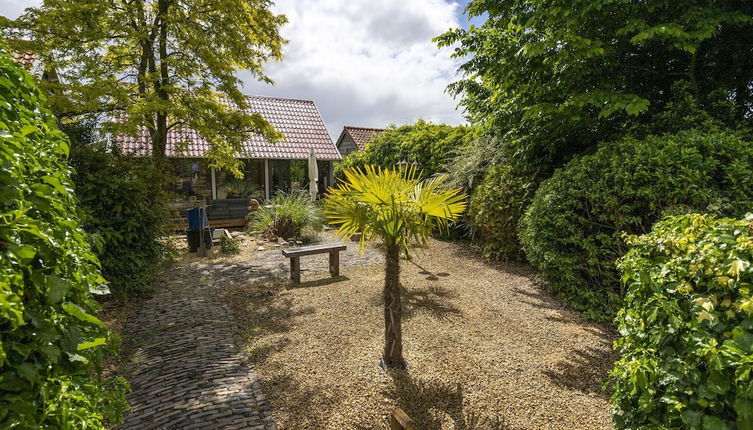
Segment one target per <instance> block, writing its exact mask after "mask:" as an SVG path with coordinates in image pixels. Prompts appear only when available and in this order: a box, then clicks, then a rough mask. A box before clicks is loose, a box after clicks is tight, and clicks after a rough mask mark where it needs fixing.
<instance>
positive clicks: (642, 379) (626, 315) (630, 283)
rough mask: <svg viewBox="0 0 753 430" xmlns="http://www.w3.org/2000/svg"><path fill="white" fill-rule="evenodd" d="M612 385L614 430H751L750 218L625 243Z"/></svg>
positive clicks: (681, 220)
mask: <svg viewBox="0 0 753 430" xmlns="http://www.w3.org/2000/svg"><path fill="white" fill-rule="evenodd" d="M628 244H630V245H632V246H633V248H632V249H631V250H630V251H629V252H628V253H627V255H625V256H624V257H623V258H622V259H621V260H620V262H619V264H618V266H619V269H620V271H621V272H622V279H623V281H624V283H625V286H626V288H627V295H626V297H625V300H624V308H623V309H621V310H620V311H619V313H618V314H617V319H616V323H617V326H618V328H619V331H620V333H621V334H622V338H621V339H620V340H618V341H617V343H616V346H617V348H618V349H619V351H620V353H621V354H622V358H621V359H620V360H619V361H618V362H617V363H616V364H615V367H614V370H613V371H612V372H611V375H610V379H611V382H612V383H613V384H614V392H613V394H612V404H613V407H614V411H615V415H614V419H615V423H616V425H617V428H619V429H644V428H645V429H649V428H652V429H653V428H656V429H660V428H662V429H664V428H687V429H699V430H700V429H729V430H732V429H740V430H746V429H747V430H750V429H753V270H752V269H753V267H752V266H751V264H753V216H751V215H748V217H747V219H746V220H735V219H714V218H713V217H711V216H707V215H682V216H678V217H671V218H668V219H666V220H664V221H661V222H659V223H657V224H656V225H655V226H654V228H653V230H652V231H651V233H649V234H647V235H644V236H641V237H631V238H629V240H628Z"/></svg>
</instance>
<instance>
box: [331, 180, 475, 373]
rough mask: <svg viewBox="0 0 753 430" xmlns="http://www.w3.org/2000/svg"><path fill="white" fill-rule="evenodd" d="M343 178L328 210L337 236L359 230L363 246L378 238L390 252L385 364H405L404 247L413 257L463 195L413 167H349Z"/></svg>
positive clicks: (458, 207) (461, 205)
mask: <svg viewBox="0 0 753 430" xmlns="http://www.w3.org/2000/svg"><path fill="white" fill-rule="evenodd" d="M343 173H344V175H345V180H343V181H341V182H340V183H339V184H338V185H337V186H336V187H334V188H331V189H330V190H329V191H328V193H327V196H326V200H325V204H324V213H325V215H326V217H327V219H328V220H329V222H330V223H331V224H334V225H338V226H339V228H338V230H337V235H338V237H340V238H341V239H350V238H351V237H353V235H355V234H356V233H361V241H360V247H359V248H360V249H361V250H362V249H363V247H364V245H365V243H366V241H368V240H370V239H372V238H374V237H378V238H381V239H382V242H383V243H384V248H385V253H386V264H385V276H384V354H383V360H384V365H385V366H386V367H400V368H404V367H405V360H404V359H403V345H402V327H401V321H400V320H401V317H402V305H401V299H400V252H401V251H402V252H404V253H405V254H406V257H409V256H410V254H409V252H410V247H411V245H412V244H418V245H425V244H426V243H427V241H428V238H429V234H431V232H432V231H434V230H435V229H447V227H448V226H449V224H450V223H451V222H452V221H454V220H456V219H457V218H458V217H459V216H460V215H461V214H462V213H463V211H464V210H465V207H466V202H465V197H466V196H465V195H463V194H461V193H460V190H458V189H446V188H442V187H441V186H442V184H443V182H444V180H445V177H444V176H439V177H434V178H431V179H427V180H421V179H420V176H421V173H420V171H418V170H417V169H416V168H415V166H412V167H409V168H401V169H397V170H395V169H386V168H380V167H374V166H366V167H365V168H364V169H360V168H357V169H349V170H345V171H344V172H343Z"/></svg>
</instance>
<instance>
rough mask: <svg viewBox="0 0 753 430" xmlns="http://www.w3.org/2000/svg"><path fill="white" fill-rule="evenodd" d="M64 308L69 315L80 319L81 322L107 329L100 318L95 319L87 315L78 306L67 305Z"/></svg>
mask: <svg viewBox="0 0 753 430" xmlns="http://www.w3.org/2000/svg"><path fill="white" fill-rule="evenodd" d="M62 308H63V310H64V311H65V312H67V313H68V314H69V315H72V316H74V317H76V318H78V319H80V320H81V321H86V322H89V323H92V324H96V325H98V326H100V327H102V328H107V326H106V325H105V323H103V322H102V321H101V320H100V319H99V318H97V317H95V316H94V315H91V314H88V313H86V311H85V310H84V309H82V308H81V307H80V306H79V305H77V304H74V303H66V304H64V305H63V306H62Z"/></svg>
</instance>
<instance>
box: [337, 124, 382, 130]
mask: <svg viewBox="0 0 753 430" xmlns="http://www.w3.org/2000/svg"><path fill="white" fill-rule="evenodd" d="M343 128H358V129H361V130H376V131H384V130H386V129H385V128H375V127H359V126H356V125H344V126H343Z"/></svg>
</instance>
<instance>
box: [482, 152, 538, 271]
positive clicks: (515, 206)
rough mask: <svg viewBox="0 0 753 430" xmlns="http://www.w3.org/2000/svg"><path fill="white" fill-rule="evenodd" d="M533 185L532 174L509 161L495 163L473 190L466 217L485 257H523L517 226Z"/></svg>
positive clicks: (533, 188)
mask: <svg viewBox="0 0 753 430" xmlns="http://www.w3.org/2000/svg"><path fill="white" fill-rule="evenodd" d="M536 186H537V184H536V182H535V180H534V179H532V175H525V174H521V172H519V171H517V170H516V169H515V168H514V167H512V166H511V165H510V164H497V165H495V166H493V167H492V168H491V169H489V171H488V172H487V174H486V176H484V179H483V180H482V181H481V183H480V184H479V185H478V186H477V187H476V189H475V190H474V191H473V194H472V195H471V200H470V205H469V209H468V220H469V221H470V223H471V225H472V227H473V230H474V236H475V238H476V239H478V246H479V247H480V249H481V252H482V254H483V255H484V257H485V258H488V259H492V260H521V259H523V258H524V256H523V251H522V249H521V246H520V242H518V233H517V228H518V222H519V221H520V218H521V217H522V216H523V213H524V212H525V210H526V208H527V207H528V205H529V204H530V203H531V200H532V199H533V195H534V192H535V191H536Z"/></svg>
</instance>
